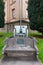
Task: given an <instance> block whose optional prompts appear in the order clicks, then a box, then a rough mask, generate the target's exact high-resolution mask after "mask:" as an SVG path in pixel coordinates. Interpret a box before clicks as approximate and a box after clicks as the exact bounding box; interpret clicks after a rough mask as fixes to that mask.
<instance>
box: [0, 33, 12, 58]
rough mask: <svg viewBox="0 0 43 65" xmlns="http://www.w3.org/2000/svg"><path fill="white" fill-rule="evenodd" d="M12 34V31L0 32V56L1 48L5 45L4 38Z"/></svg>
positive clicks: (0, 55)
mask: <svg viewBox="0 0 43 65" xmlns="http://www.w3.org/2000/svg"><path fill="white" fill-rule="evenodd" d="M1 35H2V37H1ZM12 35H13V34H12V33H6V32H0V58H1V57H2V48H3V46H4V45H5V43H4V40H5V39H6V38H7V37H10V36H12Z"/></svg>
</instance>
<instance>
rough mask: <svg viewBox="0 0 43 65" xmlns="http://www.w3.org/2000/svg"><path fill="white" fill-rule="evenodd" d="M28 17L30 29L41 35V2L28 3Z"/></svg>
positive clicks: (42, 21) (31, 1)
mask: <svg viewBox="0 0 43 65" xmlns="http://www.w3.org/2000/svg"><path fill="white" fill-rule="evenodd" d="M28 17H29V19H30V28H31V29H32V30H38V31H40V32H42V33H43V0H29V1H28Z"/></svg>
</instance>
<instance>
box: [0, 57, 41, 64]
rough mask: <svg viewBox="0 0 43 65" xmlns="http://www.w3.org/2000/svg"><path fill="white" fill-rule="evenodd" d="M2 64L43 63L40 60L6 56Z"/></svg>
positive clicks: (0, 62)
mask: <svg viewBox="0 0 43 65" xmlns="http://www.w3.org/2000/svg"><path fill="white" fill-rule="evenodd" d="M0 65H42V64H41V63H40V62H39V61H38V60H33V59H31V60H30V59H24V58H10V57H9V58H8V57H4V58H3V59H2V60H1V61H0Z"/></svg>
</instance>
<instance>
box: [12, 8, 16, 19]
mask: <svg viewBox="0 0 43 65" xmlns="http://www.w3.org/2000/svg"><path fill="white" fill-rule="evenodd" d="M12 18H15V9H12Z"/></svg>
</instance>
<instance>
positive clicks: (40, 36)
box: [32, 34, 43, 38]
mask: <svg viewBox="0 0 43 65" xmlns="http://www.w3.org/2000/svg"><path fill="white" fill-rule="evenodd" d="M32 36H33V37H36V38H43V36H42V35H37V34H35V35H32Z"/></svg>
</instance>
